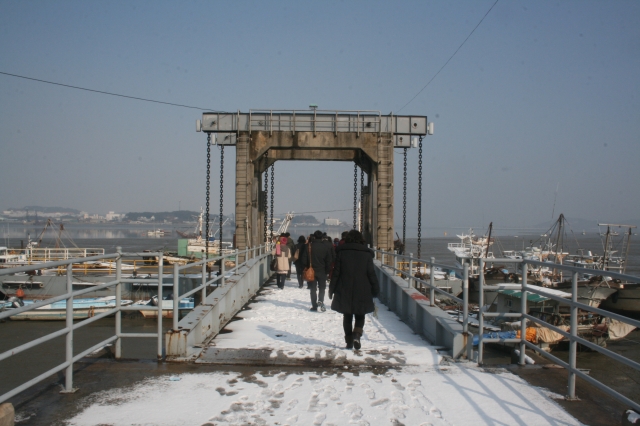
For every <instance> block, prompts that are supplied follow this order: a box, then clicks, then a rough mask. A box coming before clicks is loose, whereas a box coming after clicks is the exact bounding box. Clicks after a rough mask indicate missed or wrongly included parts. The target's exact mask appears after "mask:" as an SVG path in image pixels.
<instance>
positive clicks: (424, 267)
mask: <svg viewBox="0 0 640 426" xmlns="http://www.w3.org/2000/svg"><path fill="white" fill-rule="evenodd" d="M373 251H374V253H375V258H376V259H378V260H380V262H381V263H380V265H381V268H382V269H386V270H388V271H391V272H392V273H393V274H394V275H399V276H400V277H402V279H403V280H406V282H407V283H408V285H409V287H411V288H415V289H418V290H419V291H421V293H424V294H426V293H427V291H428V294H429V297H428V304H429V305H430V306H432V307H435V301H436V300H435V295H436V293H438V294H440V295H442V296H444V297H446V298H448V299H450V300H453V301H455V302H457V303H458V304H460V305H462V309H463V330H464V331H463V333H464V335H465V337H466V339H467V340H466V348H467V354H466V355H467V357H468V359H473V358H474V357H475V356H477V362H478V364H479V365H482V364H483V361H484V360H483V353H484V345H485V344H487V343H511V344H514V345H516V346H518V347H519V352H520V354H519V359H518V364H519V365H524V364H525V360H526V349H530V350H533V351H534V352H536V353H538V354H540V355H541V356H543V357H545V358H547V359H549V360H551V361H552V362H554V363H556V364H557V365H559V366H561V367H563V368H565V369H566V370H567V371H568V373H569V374H568V395H567V399H568V400H573V399H576V378H577V377H579V378H581V379H583V380H584V381H586V382H588V383H589V384H591V385H593V386H595V387H596V388H598V389H600V390H602V391H603V392H605V393H607V394H609V395H610V396H612V397H614V398H615V399H617V400H618V401H620V402H622V403H624V404H626V405H628V406H629V407H631V408H633V409H634V410H636V411H640V404H639V403H638V402H636V401H633V400H631V399H629V398H628V397H626V396H624V395H622V394H620V393H619V392H617V391H616V390H614V389H612V388H610V387H609V386H607V385H605V384H603V383H602V382H600V381H598V380H596V379H594V378H593V377H591V376H589V375H588V374H585V373H584V372H582V371H580V370H579V369H578V367H577V359H576V357H577V345H578V344H580V345H583V346H585V347H587V348H589V349H591V350H594V351H597V352H599V353H601V354H602V355H604V356H606V357H608V358H610V359H612V360H614V361H617V362H620V363H622V364H624V365H626V366H627V367H631V368H633V369H634V370H637V371H640V363H638V362H636V361H634V360H631V359H629V358H626V357H624V356H622V355H620V354H618V353H616V352H613V351H611V350H609V349H606V348H604V347H602V346H600V345H597V344H595V343H593V342H590V341H588V340H586V339H584V338H582V337H580V336H579V335H578V311H579V310H583V311H586V312H589V313H593V314H596V315H600V316H602V317H607V318H611V319H615V320H618V321H620V322H623V323H625V324H629V325H631V326H634V327H637V328H640V321H638V320H635V319H632V318H628V317H626V316H624V315H619V314H616V313H614V312H610V311H605V310H603V309H599V308H596V307H592V306H589V305H586V304H584V303H580V302H578V280H579V277H580V276H593V275H602V276H604V277H607V278H611V279H619V280H621V281H623V282H630V283H637V285H640V277H636V276H632V275H625V274H620V273H617V272H613V271H605V270H596V269H590V268H589V269H587V268H580V267H575V266H568V265H559V264H554V263H549V262H539V261H535V260H529V259H512V258H505V259H499V258H491V259H479V265H478V270H481V271H483V270H484V267H485V263H491V264H505V265H508V264H513V265H515V266H516V267H517V266H519V267H520V268H521V271H522V281H521V283H499V284H495V285H486V284H485V277H484V274H478V276H477V277H476V279H477V284H478V287H477V291H478V305H479V312H478V329H479V331H478V352H477V354H474V353H473V351H472V348H473V346H472V341H473V337H472V334H471V333H470V332H469V328H468V327H469V265H468V264H465V265H464V269H461V268H459V267H454V266H450V265H444V264H438V263H436V262H435V259H434V258H433V257H432V258H430V259H429V260H423V259H417V258H414V257H413V255H411V254H409V255H408V256H407V255H399V254H397V253H396V252H386V251H383V250H376V249H375V248H374V249H373ZM399 262H404V263H405V264H407V263H408V265H409V266H408V269H407V268H399V267H398V263H399ZM530 266H531V267H550V266H553V268H555V269H560V270H562V271H567V272H570V273H571V299H566V298H563V297H561V296H560V295H558V294H554V293H553V292H549V291H548V290H547V289H546V288H545V287H540V286H537V285H532V284H529V283H528V279H527V278H528V274H527V271H528V268H529V267H530ZM438 267H439V268H442V269H445V270H451V271H456V272H458V273H459V274H460V275H461V276H463V285H462V287H463V292H462V298H459V297H456V296H454V295H452V294H449V293H448V292H447V291H445V290H443V289H440V288H438V287H437V285H436V284H435V281H434V271H435V268H438ZM416 273H418V275H419V276H418V277H416ZM425 273H428V274H429V278H428V280H425V279H423V276H424V274H425ZM503 290H517V291H520V292H521V295H520V306H519V308H516V309H517V311H516V312H488V311H487V308H488V307H486V306H484V302H485V301H484V293H485V291H503ZM528 293H533V294H537V295H540V296H542V297H545V298H548V299H551V300H554V301H556V302H558V303H559V304H561V305H565V306H568V307H569V308H570V325H569V330H568V331H565V330H563V329H561V328H559V327H557V326H555V325H553V324H550V323H548V322H546V321H544V320H542V319H540V318H538V317H535V316H532V315H530V314H529V313H528V312H529V311H528V307H527V294H528ZM392 302H393V301H392ZM394 305H396V306H397V307H398V308H397V309H393V308H392V307H390V309H392V310H395V311H396V313H397V314H398V316H400V317H401V318H403V319H406V317H407V312H406V311H407V310H410V307H409V306H408V305H407V304H402V303H399V304H398V303H396V304H394ZM487 318H491V319H492V320H495V319H510V320H513V321H518V320H520V337H517V338H500V337H485V336H484V335H483V331H484V326H485V319H487ZM527 322H532V323H536V324H538V325H540V326H542V327H546V328H548V329H550V330H552V331H554V332H556V333H558V334H559V335H561V336H562V337H563V338H564V339H566V340H568V341H569V357H568V358H569V359H568V362H565V361H563V360H561V359H559V358H558V357H556V356H554V355H552V354H550V353H548V352H547V351H545V350H543V349H542V348H540V347H538V346H536V345H535V344H534V343H532V342H529V341H527V339H526V335H527V333H526V331H527ZM432 343H434V342H432ZM453 356H454V357H456V354H455V352H454V353H453Z"/></svg>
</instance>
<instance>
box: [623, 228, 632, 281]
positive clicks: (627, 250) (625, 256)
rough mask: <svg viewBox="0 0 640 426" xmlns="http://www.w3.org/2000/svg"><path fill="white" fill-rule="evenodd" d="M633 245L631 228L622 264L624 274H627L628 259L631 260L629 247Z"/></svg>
mask: <svg viewBox="0 0 640 426" xmlns="http://www.w3.org/2000/svg"><path fill="white" fill-rule="evenodd" d="M630 245H631V227H629V233H628V234H627V248H626V249H625V251H624V261H623V262H624V263H623V264H622V273H623V274H624V273H625V272H627V259H628V258H629V246H630Z"/></svg>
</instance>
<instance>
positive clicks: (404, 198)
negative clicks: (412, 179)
mask: <svg viewBox="0 0 640 426" xmlns="http://www.w3.org/2000/svg"><path fill="white" fill-rule="evenodd" d="M402 246H403V251H404V248H406V246H407V148H405V149H404V175H403V180H402Z"/></svg>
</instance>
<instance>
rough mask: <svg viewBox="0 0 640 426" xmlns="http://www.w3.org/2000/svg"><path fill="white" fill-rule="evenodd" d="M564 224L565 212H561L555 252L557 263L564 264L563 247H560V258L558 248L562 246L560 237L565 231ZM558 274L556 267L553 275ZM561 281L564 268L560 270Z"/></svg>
mask: <svg viewBox="0 0 640 426" xmlns="http://www.w3.org/2000/svg"><path fill="white" fill-rule="evenodd" d="M563 224H564V214H562V213H560V216H559V217H558V236H557V238H556V253H555V258H556V259H555V261H556V263H558V264H560V265H562V249H560V258H558V248H559V247H560V239H561V236H562V232H563V231H564V229H563ZM562 244H563V245H564V240H563V241H562ZM555 274H556V271H555V268H554V271H553V275H555ZM560 281H562V270H560Z"/></svg>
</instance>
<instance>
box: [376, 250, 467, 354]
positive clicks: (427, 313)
mask: <svg viewBox="0 0 640 426" xmlns="http://www.w3.org/2000/svg"><path fill="white" fill-rule="evenodd" d="M372 250H373V252H374V256H375V259H376V260H379V261H380V270H381V271H384V270H387V271H391V274H392V276H393V277H396V276H399V277H400V278H401V279H402V281H400V282H399V283H396V282H394V284H395V288H396V290H397V291H394V290H393V289H391V288H390V287H391V286H392V285H393V284H392V283H391V281H393V280H392V279H391V276H388V275H385V274H383V275H379V278H383V280H382V282H381V286H382V289H381V292H382V293H383V294H382V295H381V297H379V298H380V299H381V300H383V301H384V302H385V303H386V304H387V306H389V309H391V310H393V311H394V312H395V313H396V314H397V315H398V316H399V317H400V318H402V319H403V320H404V321H405V322H407V324H408V325H409V326H410V327H412V329H413V330H414V331H415V332H416V333H418V334H422V335H424V337H426V338H427V340H429V341H431V342H432V343H434V344H438V345H442V346H445V347H446V348H447V349H448V350H449V351H451V355H452V356H453V357H454V358H459V357H461V356H466V357H467V358H471V356H472V351H473V346H472V342H473V335H472V334H471V333H470V332H469V294H468V293H469V265H464V267H463V268H459V267H455V266H450V265H445V264H441V263H436V261H435V258H433V257H431V258H429V260H422V259H418V258H415V257H413V254H411V253H410V254H409V255H401V254H398V253H397V252H395V251H394V252H392V253H391V252H386V251H384V250H378V249H376V248H375V247H374V248H373V249H372ZM401 263H402V264H404V265H407V266H408V267H407V268H403V267H400V264H401ZM436 268H441V269H446V270H448V271H451V272H457V273H458V274H459V275H460V276H462V277H463V278H462V298H460V297H457V296H456V295H454V294H452V293H450V292H448V291H446V290H445V289H443V288H440V287H438V286H437V285H436V283H435V274H434V272H435V271H436ZM427 273H428V274H429V278H428V279H425V275H426V274H427ZM405 285H406V287H407V288H403V286H405ZM412 289H415V290H414V291H417V292H419V293H420V294H424V295H425V296H418V295H416V294H409V293H408V292H410V291H411V290H412ZM398 292H400V293H401V294H400V295H399V296H398V295H397V293H398ZM427 292H428V298H427V297H426V294H427ZM385 293H386V294H385ZM436 293H437V294H439V295H441V296H442V297H445V298H447V299H449V300H451V301H453V302H455V303H458V304H459V305H461V306H462V327H461V328H457V327H455V326H453V325H452V324H453V323H457V322H456V321H454V320H452V319H451V318H450V317H449V315H448V314H444V315H443V314H442V312H441V311H440V309H439V308H437V307H436ZM399 299H403V300H399ZM458 327H459V325H458ZM465 352H466V353H465Z"/></svg>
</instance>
